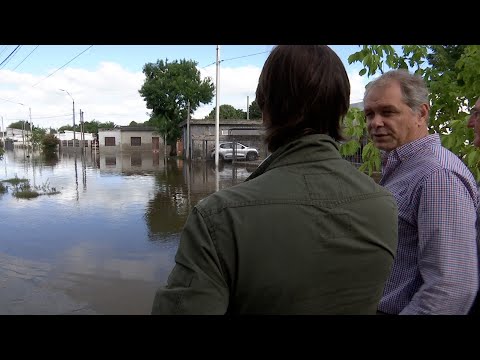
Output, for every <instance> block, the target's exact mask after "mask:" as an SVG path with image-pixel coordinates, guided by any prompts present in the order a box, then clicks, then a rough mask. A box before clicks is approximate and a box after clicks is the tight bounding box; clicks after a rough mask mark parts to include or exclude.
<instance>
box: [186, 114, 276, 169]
mask: <svg viewBox="0 0 480 360" xmlns="http://www.w3.org/2000/svg"><path fill="white" fill-rule="evenodd" d="M178 126H179V127H180V128H181V129H182V136H181V142H180V144H181V145H180V146H179V147H180V149H178V148H177V150H182V153H183V154H186V150H187V120H184V121H182V122H181V123H180V124H179V125H178ZM189 129H190V136H189V137H190V147H189V150H190V158H191V159H199V160H206V159H209V156H208V155H209V152H210V150H211V149H213V148H214V147H215V120H214V119H190V120H189ZM263 132H264V128H263V121H262V120H246V119H228V120H225V119H220V120H219V142H223V141H238V142H240V143H242V144H244V145H246V146H249V147H254V148H256V149H258V152H259V157H260V159H264V158H265V157H267V155H268V150H267V146H266V145H265V143H264V142H263Z"/></svg>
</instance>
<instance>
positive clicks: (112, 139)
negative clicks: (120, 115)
mask: <svg viewBox="0 0 480 360" xmlns="http://www.w3.org/2000/svg"><path fill="white" fill-rule="evenodd" d="M105 146H115V137H105Z"/></svg>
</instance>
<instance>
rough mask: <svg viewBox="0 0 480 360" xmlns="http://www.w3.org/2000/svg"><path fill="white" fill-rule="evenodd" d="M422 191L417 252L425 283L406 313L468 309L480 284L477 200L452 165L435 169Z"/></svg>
mask: <svg viewBox="0 0 480 360" xmlns="http://www.w3.org/2000/svg"><path fill="white" fill-rule="evenodd" d="M420 191H421V198H420V204H419V209H418V215H417V222H418V223H417V226H418V252H417V255H418V266H419V268H420V273H421V276H422V279H423V282H424V284H423V285H422V287H421V288H420V290H419V291H418V292H417V293H416V294H415V295H414V296H413V298H412V301H411V302H410V303H409V304H408V306H407V307H405V308H404V309H403V310H402V311H401V313H400V314H401V315H408V314H410V315H411V314H419V315H421V314H456V315H461V314H467V313H468V310H469V309H470V306H471V305H472V303H473V300H474V298H475V295H476V292H477V289H478V258H477V244H476V228H475V222H476V209H475V200H474V199H472V197H471V195H470V194H469V192H468V190H467V188H466V187H465V185H464V183H463V182H462V181H461V180H460V178H459V177H458V176H456V175H455V174H453V173H452V172H450V171H448V170H440V171H437V172H435V173H433V174H432V175H431V176H429V177H428V178H427V179H425V180H424V182H423V184H422V186H421V189H420Z"/></svg>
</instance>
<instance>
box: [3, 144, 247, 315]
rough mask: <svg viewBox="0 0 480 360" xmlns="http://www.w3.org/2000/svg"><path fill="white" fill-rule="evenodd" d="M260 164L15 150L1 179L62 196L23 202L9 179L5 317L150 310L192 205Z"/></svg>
mask: <svg viewBox="0 0 480 360" xmlns="http://www.w3.org/2000/svg"><path fill="white" fill-rule="evenodd" d="M28 155H29V156H28ZM256 166H257V164H248V163H245V162H238V163H237V164H233V165H232V164H231V163H225V164H222V163H221V164H220V166H219V171H218V173H217V172H216V170H215V165H214V164H213V163H212V162H207V163H205V162H193V163H187V162H184V161H182V160H177V159H171V160H168V161H166V162H165V161H164V158H163V154H158V153H152V152H151V151H146V152H131V153H126V152H123V153H116V154H110V155H104V154H98V153H95V152H94V153H91V152H90V150H87V151H86V154H85V156H83V155H82V153H81V151H79V152H78V154H74V153H60V154H59V155H58V157H54V158H53V159H52V158H49V159H46V158H44V157H43V156H42V155H40V154H31V153H30V154H26V153H24V151H23V150H21V149H16V150H14V151H7V152H6V153H5V155H4V157H3V159H2V160H0V180H7V179H11V178H15V177H18V178H26V179H28V180H29V181H30V184H31V186H32V187H35V186H36V187H44V188H45V187H47V188H55V189H56V190H57V191H60V193H59V194H55V195H41V196H39V197H37V198H33V199H17V198H15V197H14V196H12V189H13V186H12V185H10V184H9V183H4V185H6V186H7V192H6V193H4V194H1V193H0V314H149V313H150V310H151V305H152V301H153V297H154V293H155V290H156V289H157V288H158V286H160V285H163V284H164V283H165V282H166V279H167V276H168V274H169V272H170V270H171V269H172V267H173V265H174V255H175V252H176V249H177V246H178V240H179V236H180V233H181V230H182V227H183V224H184V223H185V220H186V218H187V216H188V214H189V212H190V209H191V208H192V207H193V206H194V205H195V204H196V203H197V202H198V201H199V200H201V199H202V198H204V197H206V196H208V195H209V194H211V193H213V192H215V191H217V190H219V189H222V188H226V187H230V186H232V185H234V184H236V183H238V182H242V181H243V180H245V179H246V178H247V177H248V175H250V173H251V172H252V171H253V170H254V169H255V168H256Z"/></svg>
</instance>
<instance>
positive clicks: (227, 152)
mask: <svg viewBox="0 0 480 360" xmlns="http://www.w3.org/2000/svg"><path fill="white" fill-rule="evenodd" d="M234 144H235V145H234ZM219 148H220V151H219V152H218V157H219V158H220V159H222V160H232V159H233V157H234V155H235V159H239V160H240V159H245V160H247V161H253V160H257V159H258V150H257V149H255V148H252V147H248V146H246V145H243V144H241V143H239V142H232V141H227V142H221V143H220V144H219ZM234 150H235V154H234ZM210 158H211V159H215V148H213V149H212V150H211V151H210Z"/></svg>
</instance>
